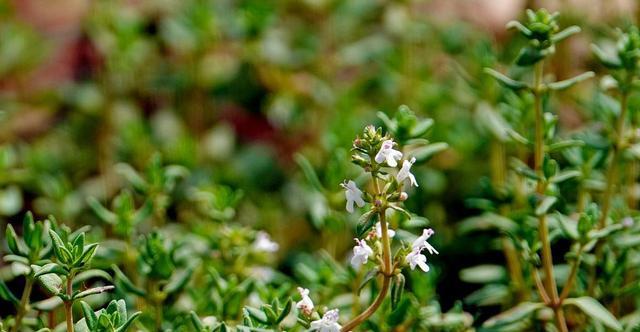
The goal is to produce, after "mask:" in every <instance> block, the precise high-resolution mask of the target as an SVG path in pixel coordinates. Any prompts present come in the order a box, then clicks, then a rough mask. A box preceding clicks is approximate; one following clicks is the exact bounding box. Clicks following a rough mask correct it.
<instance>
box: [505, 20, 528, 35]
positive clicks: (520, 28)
mask: <svg viewBox="0 0 640 332" xmlns="http://www.w3.org/2000/svg"><path fill="white" fill-rule="evenodd" d="M506 27H507V29H516V30H518V31H520V33H522V34H523V35H524V36H525V37H531V35H532V34H533V32H531V30H529V28H527V27H526V26H524V25H523V24H522V23H520V22H518V21H510V22H509V23H507V25H506Z"/></svg>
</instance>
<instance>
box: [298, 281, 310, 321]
mask: <svg viewBox="0 0 640 332" xmlns="http://www.w3.org/2000/svg"><path fill="white" fill-rule="evenodd" d="M298 292H299V293H300V296H301V297H302V300H300V301H298V303H296V308H298V310H300V311H302V313H303V314H304V315H305V316H311V314H312V313H313V301H311V298H310V297H309V290H308V289H307V288H302V287H298Z"/></svg>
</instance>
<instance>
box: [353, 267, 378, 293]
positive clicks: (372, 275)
mask: <svg viewBox="0 0 640 332" xmlns="http://www.w3.org/2000/svg"><path fill="white" fill-rule="evenodd" d="M379 272H380V270H379V269H378V267H377V266H376V267H374V268H372V269H371V270H369V272H367V274H365V276H364V278H362V282H360V286H358V295H360V292H361V291H362V289H363V288H364V286H366V285H367V284H368V283H369V281H371V280H373V279H375V278H376V276H378V273H379Z"/></svg>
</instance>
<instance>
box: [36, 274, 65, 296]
mask: <svg viewBox="0 0 640 332" xmlns="http://www.w3.org/2000/svg"><path fill="white" fill-rule="evenodd" d="M38 280H39V281H40V283H41V284H42V286H44V288H45V289H47V291H49V293H51V294H53V295H58V294H60V292H61V291H62V279H61V278H60V277H58V276H57V275H56V274H53V273H49V274H45V275H41V276H39V277H38Z"/></svg>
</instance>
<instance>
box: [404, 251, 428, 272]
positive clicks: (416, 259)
mask: <svg viewBox="0 0 640 332" xmlns="http://www.w3.org/2000/svg"><path fill="white" fill-rule="evenodd" d="M421 251H422V248H418V249H417V250H412V251H411V252H410V253H409V254H407V262H409V266H410V267H411V269H412V270H415V268H416V265H417V266H418V267H420V269H421V270H422V271H424V272H429V265H427V257H426V256H425V255H423V254H421V253H420V252H421Z"/></svg>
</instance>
